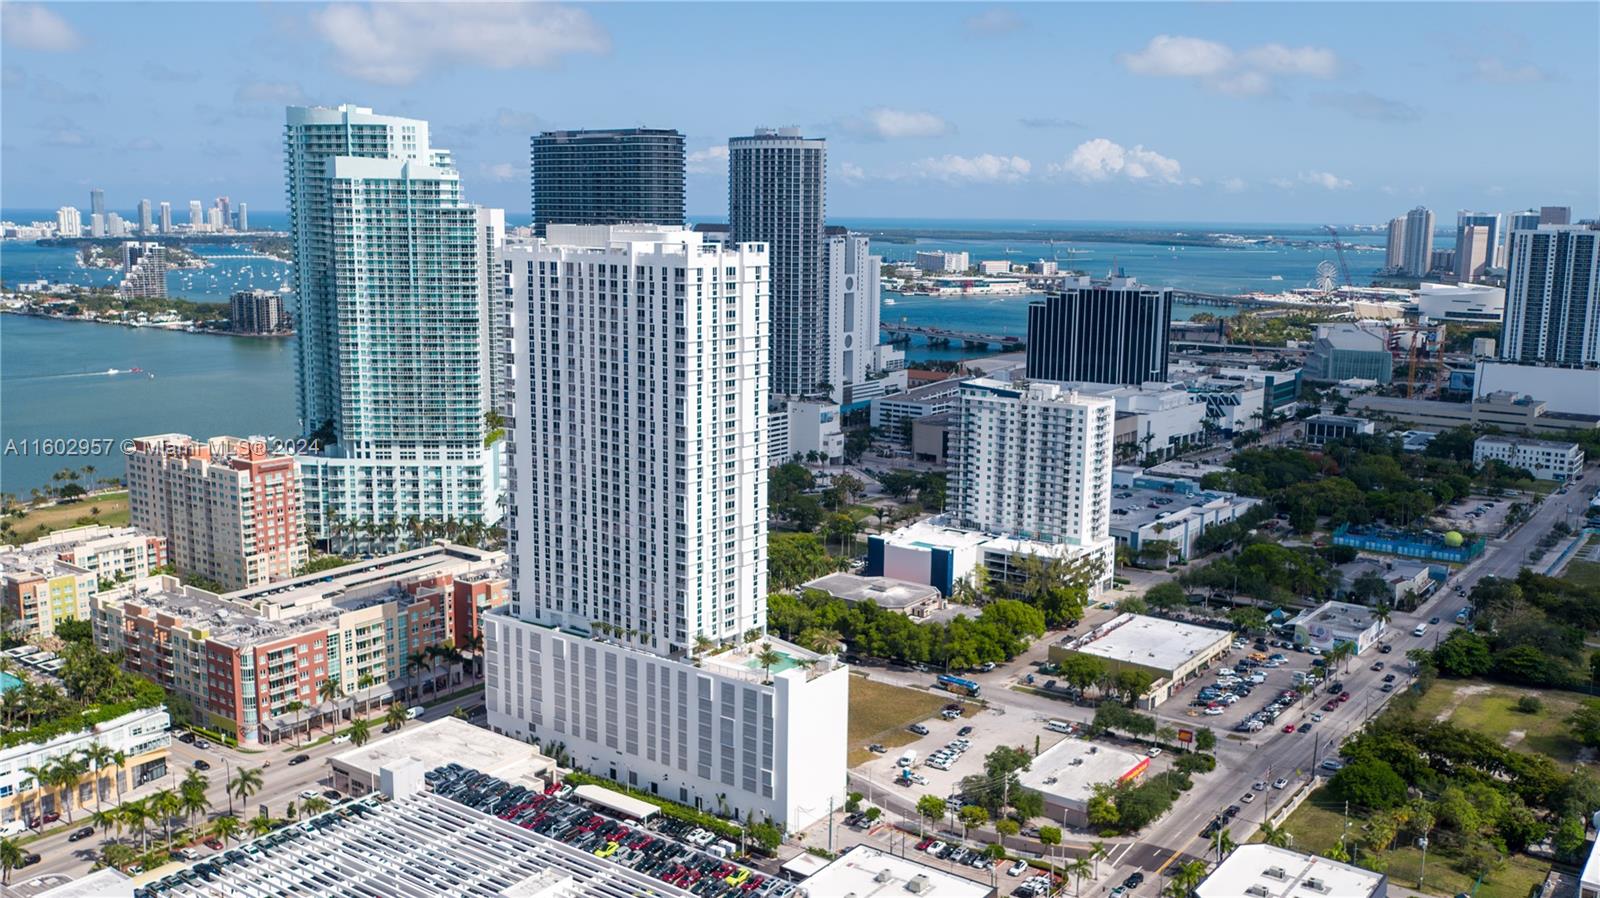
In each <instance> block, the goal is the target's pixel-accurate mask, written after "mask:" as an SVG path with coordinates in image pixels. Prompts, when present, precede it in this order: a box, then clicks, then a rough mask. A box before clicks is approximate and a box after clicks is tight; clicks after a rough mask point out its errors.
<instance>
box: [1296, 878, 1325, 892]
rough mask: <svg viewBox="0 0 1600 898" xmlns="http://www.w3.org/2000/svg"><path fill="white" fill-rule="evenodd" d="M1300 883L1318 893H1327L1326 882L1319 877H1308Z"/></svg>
mask: <svg viewBox="0 0 1600 898" xmlns="http://www.w3.org/2000/svg"><path fill="white" fill-rule="evenodd" d="M1302 885H1304V886H1305V887H1306V888H1308V889H1310V890H1311V891H1313V892H1317V893H1319V894H1323V895H1326V894H1327V893H1328V884H1327V883H1325V882H1323V881H1322V880H1320V879H1308V880H1306V881H1305V882H1304V883H1302Z"/></svg>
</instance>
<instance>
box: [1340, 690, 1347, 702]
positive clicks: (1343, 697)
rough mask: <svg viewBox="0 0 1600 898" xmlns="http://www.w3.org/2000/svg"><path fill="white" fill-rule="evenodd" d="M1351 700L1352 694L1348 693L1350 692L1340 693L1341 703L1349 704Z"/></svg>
mask: <svg viewBox="0 0 1600 898" xmlns="http://www.w3.org/2000/svg"><path fill="white" fill-rule="evenodd" d="M1349 700H1350V693H1348V692H1341V693H1339V701H1341V702H1347V701H1349Z"/></svg>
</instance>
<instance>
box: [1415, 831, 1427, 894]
mask: <svg viewBox="0 0 1600 898" xmlns="http://www.w3.org/2000/svg"><path fill="white" fill-rule="evenodd" d="M1417 847H1418V848H1421V849H1422V870H1421V872H1419V873H1418V874H1417V888H1418V889H1421V888H1422V881H1423V880H1425V879H1427V878H1428V837H1427V836H1422V837H1421V838H1419V839H1417Z"/></svg>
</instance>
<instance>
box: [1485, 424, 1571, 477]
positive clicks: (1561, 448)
mask: <svg viewBox="0 0 1600 898" xmlns="http://www.w3.org/2000/svg"><path fill="white" fill-rule="evenodd" d="M1491 460H1492V461H1498V462H1504V463H1505V464H1507V465H1510V466H1511V467H1513V468H1522V469H1523V470H1526V471H1528V472H1529V473H1531V474H1532V475H1533V476H1534V477H1536V478H1538V479H1539V480H1554V481H1557V482H1562V483H1564V482H1566V481H1568V480H1571V479H1572V478H1574V477H1576V476H1578V475H1579V474H1582V473H1583V447H1582V446H1579V445H1578V444H1577V443H1562V442H1557V441H1554V440H1526V439H1522V438H1520V437H1507V436H1499V435H1491V436H1481V437H1478V440H1477V442H1475V443H1473V444H1472V463H1473V464H1475V465H1481V464H1483V463H1484V462H1487V461H1491Z"/></svg>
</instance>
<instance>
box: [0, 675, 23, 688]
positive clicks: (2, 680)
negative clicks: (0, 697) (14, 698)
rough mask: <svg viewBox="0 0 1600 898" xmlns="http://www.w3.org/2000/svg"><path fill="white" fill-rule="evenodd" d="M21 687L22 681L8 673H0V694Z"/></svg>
mask: <svg viewBox="0 0 1600 898" xmlns="http://www.w3.org/2000/svg"><path fill="white" fill-rule="evenodd" d="M21 685H22V681H21V680H19V679H17V678H16V677H13V676H12V675H11V674H8V673H0V692H10V691H11V690H13V689H15V688H17V687H18V686H21Z"/></svg>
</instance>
